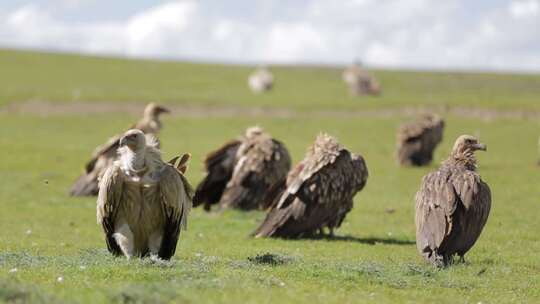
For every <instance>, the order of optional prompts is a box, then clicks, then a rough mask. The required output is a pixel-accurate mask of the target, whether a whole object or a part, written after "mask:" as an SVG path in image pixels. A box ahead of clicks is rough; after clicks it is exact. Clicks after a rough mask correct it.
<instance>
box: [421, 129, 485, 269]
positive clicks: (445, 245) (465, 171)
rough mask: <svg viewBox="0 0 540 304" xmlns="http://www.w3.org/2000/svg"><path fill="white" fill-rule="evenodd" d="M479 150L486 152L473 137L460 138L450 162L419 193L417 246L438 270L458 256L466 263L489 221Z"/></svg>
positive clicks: (431, 176) (433, 175)
mask: <svg viewBox="0 0 540 304" xmlns="http://www.w3.org/2000/svg"><path fill="white" fill-rule="evenodd" d="M476 150H483V151H486V145H484V144H481V143H479V142H478V140H477V139H476V138H475V137H473V136H470V135H462V136H460V137H458V139H457V140H456V143H455V144H454V148H453V149H452V152H451V154H450V156H449V157H448V159H447V160H445V161H444V162H443V163H442V165H441V167H440V168H439V170H437V171H435V172H432V173H429V174H428V175H426V176H425V177H424V179H423V180H422V186H421V187H420V190H419V191H418V193H416V218H415V221H416V246H417V248H418V251H419V253H420V254H421V255H422V256H423V257H424V259H426V260H427V261H429V262H431V263H432V264H434V265H436V266H439V267H440V266H445V265H448V264H451V263H452V262H453V257H454V255H456V254H457V255H458V256H459V257H460V260H461V261H464V255H465V253H467V251H469V249H471V247H472V246H473V245H474V243H475V242H476V240H477V239H478V237H479V236H480V233H481V232H482V229H483V228H484V225H485V224H486V221H487V219H488V215H489V210H490V208H491V191H490V189H489V186H488V185H487V184H486V183H485V182H483V181H482V179H481V178H480V175H478V173H477V172H476V158H475V156H474V153H475V151H476Z"/></svg>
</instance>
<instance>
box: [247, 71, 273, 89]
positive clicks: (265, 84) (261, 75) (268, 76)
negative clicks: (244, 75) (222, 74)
mask: <svg viewBox="0 0 540 304" xmlns="http://www.w3.org/2000/svg"><path fill="white" fill-rule="evenodd" d="M248 85H249V88H250V89H251V91H252V92H253V93H264V92H267V91H270V90H271V89H272V87H273V85H274V75H272V72H270V70H268V68H267V67H260V68H258V69H257V70H255V72H253V73H252V74H251V75H249V78H248Z"/></svg>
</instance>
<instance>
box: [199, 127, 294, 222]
mask: <svg viewBox="0 0 540 304" xmlns="http://www.w3.org/2000/svg"><path fill="white" fill-rule="evenodd" d="M205 167H206V170H207V171H208V173H207V175H206V177H205V178H204V179H203V180H202V181H201V183H200V184H199V185H198V186H197V190H196V191H195V197H194V199H193V205H194V206H195V207H196V206H198V205H201V204H204V209H205V210H207V211H208V210H210V208H211V206H212V205H213V204H218V203H219V205H220V206H221V207H222V208H238V209H242V210H252V209H258V208H264V207H265V206H264V205H263V203H264V202H265V201H266V199H267V197H268V195H269V193H271V192H272V191H270V190H271V189H274V188H275V187H276V186H277V185H280V184H283V183H284V181H285V178H286V177H287V172H288V171H289V169H290V167H291V158H290V156H289V152H288V151H287V148H285V145H283V143H281V142H280V141H278V140H275V139H273V138H272V137H271V136H270V134H268V133H266V132H264V131H263V130H262V129H261V128H259V127H251V128H248V129H247V130H246V133H245V135H244V136H243V137H242V138H241V139H239V140H233V141H230V142H228V143H226V144H225V145H224V146H223V147H221V148H219V149H218V150H217V151H215V152H212V153H210V154H209V155H208V156H207V158H206V160H205Z"/></svg>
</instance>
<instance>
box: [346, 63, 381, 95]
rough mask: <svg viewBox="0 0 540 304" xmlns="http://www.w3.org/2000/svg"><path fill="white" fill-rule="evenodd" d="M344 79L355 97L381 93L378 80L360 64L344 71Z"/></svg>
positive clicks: (355, 64)
mask: <svg viewBox="0 0 540 304" xmlns="http://www.w3.org/2000/svg"><path fill="white" fill-rule="evenodd" d="M342 78H343V81H344V82H345V83H346V84H347V86H349V91H350V93H351V95H353V96H360V95H379V94H380V93H381V87H380V85H379V83H378V82H377V80H376V79H375V78H374V77H373V76H371V75H370V74H369V73H368V72H367V71H366V70H365V69H364V68H363V67H362V66H361V65H360V63H354V64H353V65H351V66H350V67H348V68H347V69H346V70H345V71H343V75H342Z"/></svg>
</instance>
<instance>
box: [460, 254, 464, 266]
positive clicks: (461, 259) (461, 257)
mask: <svg viewBox="0 0 540 304" xmlns="http://www.w3.org/2000/svg"><path fill="white" fill-rule="evenodd" d="M459 262H460V263H462V264H465V254H460V255H459Z"/></svg>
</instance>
